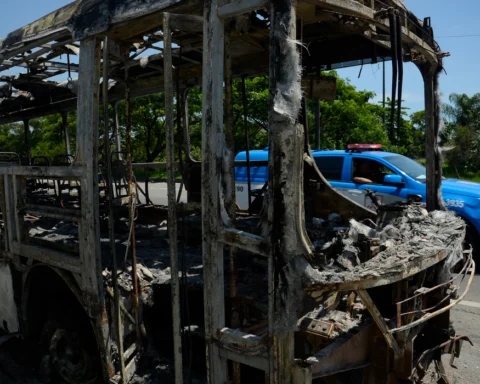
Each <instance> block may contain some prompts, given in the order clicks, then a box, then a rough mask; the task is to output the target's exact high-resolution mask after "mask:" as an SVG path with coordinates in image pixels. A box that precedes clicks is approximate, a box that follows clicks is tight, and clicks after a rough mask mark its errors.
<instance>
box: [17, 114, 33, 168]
mask: <svg viewBox="0 0 480 384" xmlns="http://www.w3.org/2000/svg"><path fill="white" fill-rule="evenodd" d="M23 131H24V140H25V154H26V155H27V162H28V163H27V164H28V165H31V163H32V151H31V148H30V125H29V120H28V119H27V120H23ZM20 165H21V164H20Z"/></svg>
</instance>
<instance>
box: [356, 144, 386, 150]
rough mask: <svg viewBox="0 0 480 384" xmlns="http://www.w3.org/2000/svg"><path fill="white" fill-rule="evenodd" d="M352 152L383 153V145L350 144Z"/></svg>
mask: <svg viewBox="0 0 480 384" xmlns="http://www.w3.org/2000/svg"><path fill="white" fill-rule="evenodd" d="M347 148H348V149H349V150H350V151H381V150H382V144H348V146H347Z"/></svg>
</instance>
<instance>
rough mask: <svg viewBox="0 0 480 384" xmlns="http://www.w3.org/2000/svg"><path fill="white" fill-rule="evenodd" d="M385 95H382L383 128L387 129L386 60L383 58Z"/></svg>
mask: <svg viewBox="0 0 480 384" xmlns="http://www.w3.org/2000/svg"><path fill="white" fill-rule="evenodd" d="M382 64H383V95H382V106H383V112H382V123H383V128H384V129H385V128H386V126H385V117H386V116H385V96H386V75H385V58H383V63H382Z"/></svg>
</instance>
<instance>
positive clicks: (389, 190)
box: [235, 144, 480, 250]
mask: <svg viewBox="0 0 480 384" xmlns="http://www.w3.org/2000/svg"><path fill="white" fill-rule="evenodd" d="M312 153H313V157H314V159H315V162H316V164H317V166H318V168H319V169H320V171H321V172H322V173H323V175H324V176H325V178H326V179H327V180H328V181H329V182H330V184H331V185H332V186H333V187H334V188H335V189H337V190H338V191H339V192H341V193H342V194H344V195H345V196H347V197H349V198H350V199H352V200H354V201H356V202H357V203H360V204H362V205H364V206H366V207H368V208H371V209H374V208H375V206H374V204H373V203H372V201H371V200H370V198H369V197H368V196H367V195H366V189H370V190H373V191H375V192H376V196H377V199H378V200H379V202H380V203H381V204H390V203H394V202H398V201H405V200H408V199H411V198H412V197H413V198H414V199H415V200H416V201H423V202H424V201H425V195H426V169H425V167H424V166H423V165H421V164H419V163H418V162H416V161H415V160H412V159H410V158H408V157H406V156H402V155H399V154H396V153H391V152H384V151H382V149H381V145H379V144H350V145H349V146H348V149H347V150H335V151H331V150H328V151H324V150H322V151H313V152H312ZM249 154H250V162H251V164H250V182H251V189H252V190H256V189H259V188H262V187H263V186H264V185H265V182H266V181H267V179H268V148H266V149H264V150H253V151H250V152H249ZM246 160H247V159H246V152H240V153H239V154H238V155H237V156H236V158H235V184H236V195H237V204H238V206H239V207H240V208H241V209H247V208H248V178H247V166H246ZM442 196H443V199H444V201H445V204H446V206H447V207H448V209H450V210H453V211H455V212H456V213H457V214H458V215H459V216H461V217H462V218H463V219H464V220H465V221H466V222H467V224H468V230H467V241H469V242H470V243H472V244H473V245H474V248H475V249H476V250H478V246H477V245H476V244H477V243H478V242H479V240H478V239H479V237H478V234H479V233H480V183H475V182H471V181H466V180H456V179H444V180H443V182H442Z"/></svg>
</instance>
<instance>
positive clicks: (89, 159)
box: [75, 37, 104, 316]
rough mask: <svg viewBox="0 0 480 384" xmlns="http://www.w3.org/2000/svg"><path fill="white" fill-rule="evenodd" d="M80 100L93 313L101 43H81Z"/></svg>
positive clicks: (87, 283)
mask: <svg viewBox="0 0 480 384" xmlns="http://www.w3.org/2000/svg"><path fill="white" fill-rule="evenodd" d="M78 78H79V82H78V98H77V149H76V160H75V165H78V166H82V167H83V168H84V177H83V178H82V179H81V181H80V186H81V191H82V193H81V202H80V206H81V211H82V220H81V221H80V223H79V230H78V237H79V242H80V257H81V260H82V277H83V278H82V287H81V288H82V291H83V294H84V299H85V301H86V302H87V306H88V307H89V309H90V311H91V314H90V315H91V316H94V315H95V313H94V310H95V309H98V308H101V306H99V304H100V303H103V298H104V297H103V279H102V274H101V273H102V265H101V252H100V222H99V218H100V212H99V192H98V141H99V140H98V110H99V93H100V92H99V91H100V42H99V41H98V40H97V39H96V38H94V37H91V38H87V39H85V40H82V41H81V42H80V63H79V74H78Z"/></svg>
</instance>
